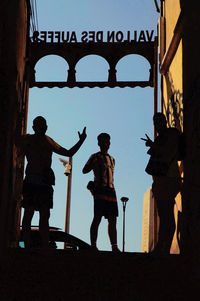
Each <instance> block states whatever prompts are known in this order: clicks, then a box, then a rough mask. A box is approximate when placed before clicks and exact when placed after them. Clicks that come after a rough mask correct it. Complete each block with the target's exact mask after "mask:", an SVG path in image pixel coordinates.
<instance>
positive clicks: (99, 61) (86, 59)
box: [75, 53, 109, 81]
mask: <svg viewBox="0 0 200 301" xmlns="http://www.w3.org/2000/svg"><path fill="white" fill-rule="evenodd" d="M75 68H76V80H77V81H83V80H84V81H107V80H108V70H109V63H108V61H107V60H106V59H105V58H104V57H103V56H101V55H99V54H96V53H94V54H86V55H84V56H82V57H81V58H80V59H79V60H78V61H77V63H76V66H75ZM85 70H87V72H88V71H89V77H88V78H86V73H85ZM93 72H94V73H93ZM91 75H92V79H91Z"/></svg>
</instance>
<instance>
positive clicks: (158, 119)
mask: <svg viewBox="0 0 200 301" xmlns="http://www.w3.org/2000/svg"><path fill="white" fill-rule="evenodd" d="M153 122H154V126H155V129H156V131H157V132H158V133H159V132H161V131H162V130H164V129H166V127H167V120H166V117H165V115H164V114H163V113H155V114H154V116H153Z"/></svg>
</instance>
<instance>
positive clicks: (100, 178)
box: [83, 133, 120, 252]
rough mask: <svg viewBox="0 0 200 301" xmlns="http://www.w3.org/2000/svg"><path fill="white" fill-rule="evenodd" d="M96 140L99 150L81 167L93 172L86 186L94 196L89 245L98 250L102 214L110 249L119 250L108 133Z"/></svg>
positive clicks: (116, 207)
mask: <svg viewBox="0 0 200 301" xmlns="http://www.w3.org/2000/svg"><path fill="white" fill-rule="evenodd" d="M97 140H98V145H99V147H100V152H98V153H95V154H93V155H91V157H90V158H89V160H88V162H87V163H86V164H85V166H84V168H83V173H84V174H85V173H88V172H90V171H91V170H93V172H94V182H90V185H89V187H88V189H90V191H91V193H92V194H93V196H94V218H93V221H92V224H91V227H90V239H91V245H92V247H93V249H94V250H98V249H97V246H96V241H97V235H98V227H99V224H100V222H101V218H102V216H104V217H105V218H106V219H108V235H109V238H110V243H111V246H112V251H113V252H120V251H119V249H118V246H117V229H116V221H117V216H118V205H117V197H116V193H115V188H114V184H113V173H114V167H115V160H114V158H113V157H111V156H110V155H109V154H108V149H109V147H110V135H109V134H107V133H101V134H100V135H99V136H98V137H97Z"/></svg>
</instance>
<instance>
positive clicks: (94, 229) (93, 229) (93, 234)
mask: <svg viewBox="0 0 200 301" xmlns="http://www.w3.org/2000/svg"><path fill="white" fill-rule="evenodd" d="M101 218H102V216H100V215H94V218H93V220H92V224H91V226H90V241H91V245H92V246H94V247H96V241H97V235H98V228H99V224H100V222H101Z"/></svg>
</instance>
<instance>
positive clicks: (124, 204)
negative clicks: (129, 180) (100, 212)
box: [122, 202, 126, 252]
mask: <svg viewBox="0 0 200 301" xmlns="http://www.w3.org/2000/svg"><path fill="white" fill-rule="evenodd" d="M125 208H126V203H125V202H123V243H122V246H123V247H122V252H124V250H125Z"/></svg>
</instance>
